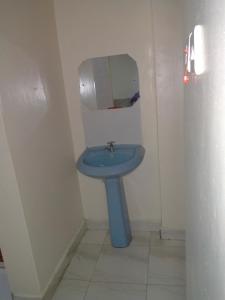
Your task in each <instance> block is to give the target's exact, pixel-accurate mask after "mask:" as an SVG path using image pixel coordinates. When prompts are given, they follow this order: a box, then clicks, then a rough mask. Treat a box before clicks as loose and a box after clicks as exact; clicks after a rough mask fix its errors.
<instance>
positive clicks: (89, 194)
mask: <svg viewBox="0 0 225 300" xmlns="http://www.w3.org/2000/svg"><path fill="white" fill-rule="evenodd" d="M55 15H56V23H57V29H58V39H59V45H60V53H61V59H62V66H63V74H64V82H65V88H66V95H67V100H68V107H69V114H70V123H71V128H72V134H73V142H74V147H75V152H76V158H78V157H79V154H81V152H82V151H83V150H84V149H85V147H86V143H85V137H84V126H83V122H82V117H81V116H82V114H81V104H80V96H79V88H78V82H79V77H78V66H79V64H80V63H81V62H82V61H84V60H85V59H87V58H90V57H101V56H107V55H116V54H124V53H128V54H129V55H130V56H131V57H132V58H134V59H135V61H136V62H137V65H138V69H139V80H140V92H141V99H140V102H139V103H140V107H139V104H137V105H135V106H134V108H133V109H134V110H135V109H137V110H139V109H140V120H141V124H139V126H138V127H135V126H136V125H137V121H135V122H134V123H132V119H130V126H131V127H130V128H129V130H130V132H131V131H133V130H137V132H138V133H139V132H140V131H141V132H142V134H138V139H137V140H138V141H140V140H141V142H142V144H143V145H144V147H145V148H146V154H145V159H144V161H143V163H142V164H141V166H140V167H139V168H138V169H137V170H136V171H134V172H133V173H132V174H129V175H128V176H127V177H126V178H125V189H126V193H127V200H128V207H129V211H130V216H131V220H133V221H137V222H143V221H144V222H149V223H150V222H156V223H161V204H160V190H159V185H160V184H159V165H158V148H157V122H156V97H155V82H154V60H153V47H152V46H153V42H152V26H151V21H152V19H151V5H150V1H149V0H141V1H136V0H122V1H110V0H95V1H93V0H87V1H76V0H64V1H61V0H55ZM122 112H123V110H122V111H121V114H123V113H122ZM99 113H101V112H99ZM128 113H130V116H131V117H132V116H133V113H132V111H131V110H130V111H129V112H126V110H124V114H128ZM111 114H112V115H111V116H110V117H109V112H105V113H103V115H102V119H103V120H104V126H103V127H102V128H101V132H100V133H99V134H98V135H99V136H100V138H99V139H101V136H104V135H105V136H106V134H104V133H103V132H106V131H105V130H106V129H107V132H108V133H107V138H106V137H105V136H104V139H102V142H105V141H106V140H112V139H114V140H116V141H118V142H120V141H121V142H126V139H125V134H123V138H121V139H120V138H117V136H116V134H118V133H115V132H114V131H111V132H110V124H111V123H110V122H111V120H112V118H113V117H114V116H115V114H114V113H113V112H111ZM121 117H122V116H121ZM116 118H120V116H119V115H118V117H116ZM93 122H94V121H93ZM113 128H115V129H116V130H117V131H118V126H114V127H113ZM134 128H135V129H134ZM137 128H138V129H137ZM119 130H120V129H119ZM120 136H121V134H120ZM129 136H130V133H129ZM141 136H142V138H141ZM131 138H132V137H131ZM130 140H131V139H129V141H130ZM133 140H134V142H135V141H136V137H133ZM99 142H100V140H99ZM79 182H80V187H81V196H82V203H83V207H84V212H85V217H86V218H87V219H89V220H91V221H96V222H98V221H99V222H101V221H104V220H106V219H107V210H106V201H105V190H104V185H103V183H102V182H101V181H100V180H95V179H92V178H88V177H85V176H83V175H80V176H79Z"/></svg>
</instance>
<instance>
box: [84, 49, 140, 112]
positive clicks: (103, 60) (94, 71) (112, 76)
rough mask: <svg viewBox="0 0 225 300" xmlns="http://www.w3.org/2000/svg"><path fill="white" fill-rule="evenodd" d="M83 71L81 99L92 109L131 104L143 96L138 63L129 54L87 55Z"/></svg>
mask: <svg viewBox="0 0 225 300" xmlns="http://www.w3.org/2000/svg"><path fill="white" fill-rule="evenodd" d="M79 75H80V97H81V102H82V104H84V105H85V106H87V107H88V108H89V109H92V110H97V109H115V108H123V107H128V106H132V105H133V104H134V103H135V102H136V101H137V100H138V99H139V97H140V93H139V79H138V69H137V64H136V62H135V60H133V58H131V57H130V56H129V55H128V54H121V55H114V56H105V57H98V58H90V59H87V60H85V61H84V62H82V63H81V65H80V67H79Z"/></svg>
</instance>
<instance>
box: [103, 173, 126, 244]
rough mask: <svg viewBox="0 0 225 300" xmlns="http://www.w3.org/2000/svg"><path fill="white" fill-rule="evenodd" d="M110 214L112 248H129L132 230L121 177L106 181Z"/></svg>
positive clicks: (106, 179)
mask: <svg viewBox="0 0 225 300" xmlns="http://www.w3.org/2000/svg"><path fill="white" fill-rule="evenodd" d="M104 183H105V187H106V194H107V202H108V214H109V228H110V236H111V242H112V246H113V247H116V248H123V247H127V246H128V245H129V244H130V242H131V240H132V236H131V229H130V222H129V215H128V210H127V203H126V198H125V193H124V187H123V180H122V178H120V177H109V178H105V179H104Z"/></svg>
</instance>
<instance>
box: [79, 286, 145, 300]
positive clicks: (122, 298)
mask: <svg viewBox="0 0 225 300" xmlns="http://www.w3.org/2000/svg"><path fill="white" fill-rule="evenodd" d="M145 299H146V286H145V285H134V284H117V283H92V284H91V285H90V287H89V289H88V293H87V296H86V298H85V300H145Z"/></svg>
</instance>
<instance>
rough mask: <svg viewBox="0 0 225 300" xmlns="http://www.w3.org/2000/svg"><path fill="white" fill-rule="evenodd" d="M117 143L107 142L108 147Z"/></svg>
mask: <svg viewBox="0 0 225 300" xmlns="http://www.w3.org/2000/svg"><path fill="white" fill-rule="evenodd" d="M115 143H116V142H115V141H109V142H107V145H109V146H110V145H114V144H115Z"/></svg>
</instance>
